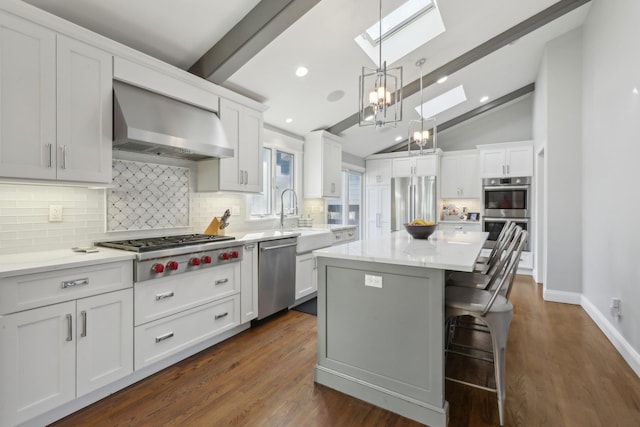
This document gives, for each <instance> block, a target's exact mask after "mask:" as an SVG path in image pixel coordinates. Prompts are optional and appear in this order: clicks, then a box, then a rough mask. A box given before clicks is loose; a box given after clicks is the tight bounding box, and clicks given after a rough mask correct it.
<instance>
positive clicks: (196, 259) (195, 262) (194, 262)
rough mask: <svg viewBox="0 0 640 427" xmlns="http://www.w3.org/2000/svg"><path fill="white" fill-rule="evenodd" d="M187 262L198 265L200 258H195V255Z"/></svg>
mask: <svg viewBox="0 0 640 427" xmlns="http://www.w3.org/2000/svg"><path fill="white" fill-rule="evenodd" d="M189 264H191V265H200V258H195V257H194V258H191V259H190V260H189Z"/></svg>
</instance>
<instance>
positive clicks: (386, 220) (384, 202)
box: [366, 186, 391, 239]
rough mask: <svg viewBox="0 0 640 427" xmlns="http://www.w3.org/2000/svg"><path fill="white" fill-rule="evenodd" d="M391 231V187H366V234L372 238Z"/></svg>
mask: <svg viewBox="0 0 640 427" xmlns="http://www.w3.org/2000/svg"><path fill="white" fill-rule="evenodd" d="M390 233H391V187H390V186H380V187H369V188H367V201H366V235H367V238H369V239H372V238H376V237H380V236H385V235H387V234H390Z"/></svg>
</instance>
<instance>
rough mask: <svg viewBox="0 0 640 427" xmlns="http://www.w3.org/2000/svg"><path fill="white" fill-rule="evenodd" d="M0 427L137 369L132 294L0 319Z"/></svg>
mask: <svg viewBox="0 0 640 427" xmlns="http://www.w3.org/2000/svg"><path fill="white" fill-rule="evenodd" d="M0 343H1V345H0V377H1V378H2V381H0V395H2V401H3V402H2V411H0V425H3V426H12V425H16V424H18V423H21V422H24V421H26V420H28V419H30V418H33V417H35V416H38V415H40V414H42V413H44V412H46V411H48V410H51V409H54V408H56V407H57V406H60V405H62V404H64V403H66V402H70V401H71V400H73V399H75V398H76V397H80V396H82V395H85V394H87V393H89V392H91V391H93V390H96V389H98V388H100V387H102V386H104V385H106V384H108V383H111V382H113V381H115V380H117V379H119V378H122V377H125V376H126V375H128V374H130V373H131V372H132V371H133V292H132V289H131V288H129V289H124V290H120V291H115V292H109V293H105V294H100V295H95V296H90V297H86V298H81V299H77V300H72V301H66V302H62V303H58V304H53V305H47V306H44V307H40V308H34V309H31V310H25V311H20V312H17V313H13V314H9V315H5V316H1V317H0Z"/></svg>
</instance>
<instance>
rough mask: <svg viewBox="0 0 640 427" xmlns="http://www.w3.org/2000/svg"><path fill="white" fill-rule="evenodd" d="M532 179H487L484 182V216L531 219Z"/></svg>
mask: <svg viewBox="0 0 640 427" xmlns="http://www.w3.org/2000/svg"><path fill="white" fill-rule="evenodd" d="M530 206H531V177H528V176H525V177H518V178H485V179H483V180H482V207H483V210H484V212H483V213H484V216H490V217H502V218H529V217H530V212H529V211H530V209H531V208H530Z"/></svg>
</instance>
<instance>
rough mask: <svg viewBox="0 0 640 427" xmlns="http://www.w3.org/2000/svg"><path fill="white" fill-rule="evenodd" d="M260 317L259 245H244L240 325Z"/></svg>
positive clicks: (241, 273)
mask: <svg viewBox="0 0 640 427" xmlns="http://www.w3.org/2000/svg"><path fill="white" fill-rule="evenodd" d="M256 317H258V244H257V243H250V244H247V245H244V253H243V254H242V261H241V262H240V323H246V322H248V321H250V320H252V319H255V318H256Z"/></svg>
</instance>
